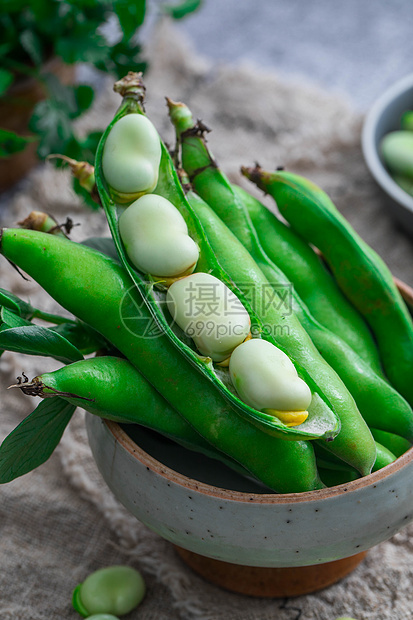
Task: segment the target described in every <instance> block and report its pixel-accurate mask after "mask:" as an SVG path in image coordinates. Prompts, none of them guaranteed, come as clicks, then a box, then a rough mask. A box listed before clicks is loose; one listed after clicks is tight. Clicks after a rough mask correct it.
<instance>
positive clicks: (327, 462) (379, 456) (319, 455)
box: [314, 441, 397, 486]
mask: <svg viewBox="0 0 413 620" xmlns="http://www.w3.org/2000/svg"><path fill="white" fill-rule="evenodd" d="M375 443H376V460H375V462H374V465H373V468H372V472H374V471H378V470H379V469H382V467H385V466H386V465H389V464H390V463H393V461H395V460H396V458H397V457H396V455H395V454H394V453H393V452H392V451H391V450H389V448H387V447H386V446H383V445H382V444H380V443H379V442H378V441H376V442H375ZM314 449H315V453H316V460H317V466H318V468H319V470H324V471H325V470H331V471H333V472H335V473H340V474H342V475H343V481H344V482H350V480H355V479H356V478H358V477H359V474H358V472H357V470H355V469H354V467H349V466H348V465H347V463H343V462H342V461H340V460H339V459H337V458H336V457H335V456H334V455H332V454H329V453H328V452H327V451H326V450H325V448H324V446H322V445H320V442H318V441H317V442H316V443H315V446H314ZM346 476H347V479H345V477H346ZM320 477H321V479H322V480H323V482H324V483H325V484H327V483H326V481H325V480H324V478H323V476H322V475H321V474H320ZM336 484H340V483H339V482H337V483H336ZM327 486H331V485H330V484H327Z"/></svg>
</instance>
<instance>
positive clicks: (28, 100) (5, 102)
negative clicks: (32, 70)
mask: <svg viewBox="0 0 413 620" xmlns="http://www.w3.org/2000/svg"><path fill="white" fill-rule="evenodd" d="M44 72H49V73H53V74H54V75H56V76H57V77H58V78H59V79H60V81H61V82H62V83H63V84H71V83H73V81H74V75H75V67H74V66H73V65H65V64H64V63H62V62H61V61H60V59H58V58H53V59H52V60H50V61H49V62H47V63H46V64H45V65H44ZM45 96H46V93H45V90H44V87H43V85H42V84H41V83H40V82H38V81H36V80H35V79H34V78H26V79H22V80H19V81H18V82H16V83H15V84H13V86H12V87H11V88H10V89H9V90H8V91H7V93H6V95H4V97H2V98H1V99H0V119H1V120H0V126H1V128H2V129H7V130H8V131H14V132H16V133H18V134H20V135H23V136H27V135H29V134H30V132H29V129H28V126H29V120H30V117H31V115H32V113H33V108H34V106H35V105H36V103H38V102H39V101H41V100H42V99H44V98H45ZM36 149H37V144H36V143H35V142H33V143H31V144H28V145H27V147H26V148H25V149H24V151H20V152H19V153H15V154H14V155H12V156H11V157H9V158H7V159H0V192H1V191H4V190H6V189H8V188H10V187H12V185H14V184H15V183H17V181H19V180H20V179H21V178H23V177H24V175H25V174H27V172H28V171H29V170H30V169H31V168H32V167H33V166H35V165H36V163H38V161H39V160H38V158H37V155H36Z"/></svg>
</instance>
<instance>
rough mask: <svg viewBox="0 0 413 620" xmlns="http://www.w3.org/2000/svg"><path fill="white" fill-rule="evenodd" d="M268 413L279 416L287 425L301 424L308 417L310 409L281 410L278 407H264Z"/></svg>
mask: <svg viewBox="0 0 413 620" xmlns="http://www.w3.org/2000/svg"><path fill="white" fill-rule="evenodd" d="M263 412H264V413H268V414H269V415H272V416H274V417H276V418H278V419H279V420H280V421H281V422H282V423H283V424H285V426H288V427H289V428H290V427H292V426H299V425H300V424H302V423H303V422H305V421H306V419H307V418H308V411H279V410H278V409H264V410H263Z"/></svg>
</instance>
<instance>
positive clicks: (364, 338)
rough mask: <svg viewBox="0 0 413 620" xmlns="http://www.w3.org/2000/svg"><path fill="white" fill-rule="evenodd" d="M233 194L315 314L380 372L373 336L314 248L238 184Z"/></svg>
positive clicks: (276, 263)
mask: <svg viewBox="0 0 413 620" xmlns="http://www.w3.org/2000/svg"><path fill="white" fill-rule="evenodd" d="M232 187H233V189H234V192H235V194H236V195H237V196H238V198H239V200H241V202H242V204H243V205H244V206H245V208H246V209H247V210H248V213H249V215H250V218H251V221H252V224H253V225H254V228H255V230H256V233H257V235H258V239H259V241H260V243H261V245H262V247H263V249H264V251H265V252H266V254H267V255H268V257H269V258H270V259H271V260H272V262H273V263H274V264H275V265H277V267H279V268H280V269H281V270H282V271H283V273H285V275H286V276H287V278H288V279H289V280H290V281H291V282H292V283H293V285H294V288H295V290H296V291H297V293H298V295H299V296H300V298H301V299H302V300H303V302H304V303H305V304H306V305H307V306H308V309H309V310H310V312H311V314H312V315H313V316H314V318H315V319H316V320H317V321H319V322H320V323H321V325H324V327H327V329H329V330H331V331H332V332H333V333H335V334H337V336H340V338H341V339H342V340H344V341H345V342H347V344H348V345H349V346H350V347H352V348H353V349H354V351H357V354H358V356H359V357H361V358H362V359H363V360H364V361H365V362H366V363H367V364H369V365H370V366H371V367H372V369H373V370H374V371H375V372H376V373H377V374H383V370H382V367H381V362H380V357H379V354H378V350H377V346H376V343H375V342H374V340H373V336H372V334H371V332H370V330H369V328H368V326H367V324H366V322H365V320H364V319H363V317H362V316H361V315H360V313H359V312H357V310H356V309H355V308H354V306H352V305H351V304H350V303H349V301H348V300H347V299H346V297H345V296H344V295H343V293H342V292H341V290H340V289H339V287H338V286H337V284H336V282H335V281H334V279H333V277H332V276H331V274H330V273H329V272H328V270H327V269H326V268H325V267H324V265H323V264H322V262H321V260H320V257H319V256H317V254H316V253H315V252H314V250H313V249H312V248H311V247H310V246H309V245H308V244H307V243H306V242H305V241H304V239H302V238H301V237H299V236H298V235H297V233H296V232H295V231H294V230H293V229H292V228H290V227H289V226H287V225H286V224H284V222H282V221H281V220H279V219H278V217H277V216H276V215H275V214H274V213H272V212H271V211H270V210H269V209H267V207H265V206H264V205H263V204H262V202H260V201H259V200H257V199H256V198H255V197H254V196H251V194H249V193H248V192H247V191H245V190H244V189H243V188H242V187H239V186H238V185H233V186H232Z"/></svg>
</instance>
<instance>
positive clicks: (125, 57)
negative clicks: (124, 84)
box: [96, 41, 147, 78]
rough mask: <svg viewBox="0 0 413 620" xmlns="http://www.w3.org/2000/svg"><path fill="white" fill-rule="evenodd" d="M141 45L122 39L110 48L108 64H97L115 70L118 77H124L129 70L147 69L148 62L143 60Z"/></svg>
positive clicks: (103, 68)
mask: <svg viewBox="0 0 413 620" xmlns="http://www.w3.org/2000/svg"><path fill="white" fill-rule="evenodd" d="M141 52H142V48H141V47H140V45H136V44H134V43H131V42H128V41H120V42H119V43H117V44H116V45H114V46H113V47H112V48H111V50H110V60H111V61H112V62H111V63H110V62H109V63H108V64H107V65H105V66H102V65H101V64H97V65H96V66H97V68H98V69H102V70H103V71H110V72H115V73H116V75H117V77H118V78H122V77H124V76H125V75H126V74H127V73H128V72H129V71H135V72H139V71H142V72H143V71H145V69H146V66H147V65H146V62H144V61H143V60H142V56H141Z"/></svg>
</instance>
